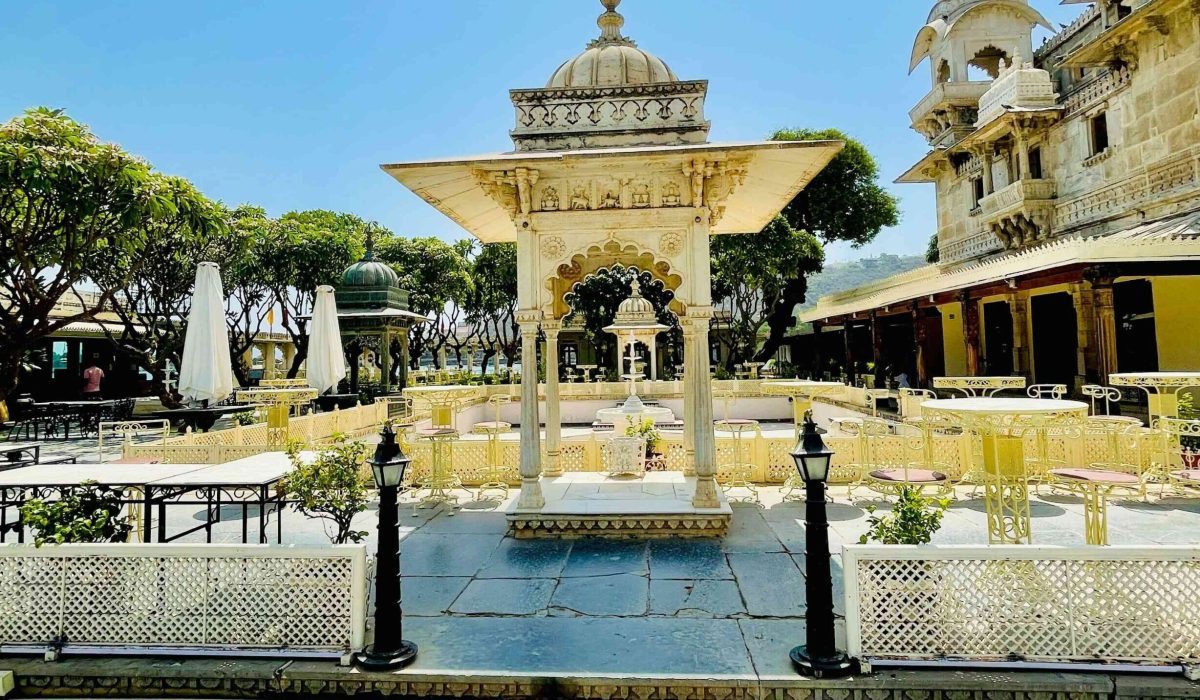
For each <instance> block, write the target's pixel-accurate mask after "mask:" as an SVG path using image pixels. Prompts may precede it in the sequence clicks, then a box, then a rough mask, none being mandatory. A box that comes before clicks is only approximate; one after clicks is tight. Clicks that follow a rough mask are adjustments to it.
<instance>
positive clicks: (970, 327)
mask: <svg viewBox="0 0 1200 700" xmlns="http://www.w3.org/2000/svg"><path fill="white" fill-rule="evenodd" d="M958 299H959V301H960V302H961V303H962V317H963V341H964V343H965V344H966V350H967V376H969V377H978V376H979V364H980V363H979V355H980V353H979V303H978V302H977V300H975V299H972V298H971V296H970V295H969V294H967V293H966V292H963V293H962V294H960V295H959V298H958Z"/></svg>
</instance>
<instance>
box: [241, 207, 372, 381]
mask: <svg viewBox="0 0 1200 700" xmlns="http://www.w3.org/2000/svg"><path fill="white" fill-rule="evenodd" d="M370 226H372V224H368V223H367V222H365V221H363V220H362V219H360V218H358V217H357V216H354V215H353V214H340V213H337V212H332V211H325V210H321V209H317V210H312V211H299V212H289V213H287V214H284V215H283V216H282V217H280V218H279V219H278V220H277V221H275V222H273V223H272V224H271V225H270V226H268V227H267V234H266V235H267V237H266V241H265V244H266V246H267V248H268V250H269V253H270V254H269V255H267V256H261V257H260V259H259V260H258V266H259V267H258V269H259V274H260V275H262V276H263V277H264V278H265V279H266V282H267V286H268V287H269V288H270V290H271V296H272V297H273V298H274V302H275V303H276V304H278V305H279V306H280V308H281V309H282V311H283V317H282V319H280V320H281V322H282V325H283V329H284V331H285V332H286V333H287V334H288V336H289V337H290V338H291V340H292V344H293V345H294V346H295V347H296V356H295V358H294V360H293V361H292V366H291V367H289V368H288V377H289V378H292V377H295V376H296V374H297V372H298V371H299V369H300V363H302V362H303V361H304V359H305V358H306V357H307V356H308V319H307V317H308V316H310V315H311V314H312V308H313V303H314V302H315V301H316V295H317V287H319V286H320V285H323V284H337V283H338V282H339V281H340V280H341V277H342V273H343V272H344V271H345V270H346V268H347V267H349V266H350V265H351V264H352V263H354V262H355V261H357V260H358V259H359V258H360V257H362V254H363V242H364V240H365V239H366V233H367V230H368V228H369V227H370Z"/></svg>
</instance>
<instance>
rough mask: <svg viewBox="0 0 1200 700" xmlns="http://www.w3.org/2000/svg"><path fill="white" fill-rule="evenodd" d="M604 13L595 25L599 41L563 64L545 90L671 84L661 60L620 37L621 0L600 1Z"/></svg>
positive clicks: (670, 75)
mask: <svg viewBox="0 0 1200 700" xmlns="http://www.w3.org/2000/svg"><path fill="white" fill-rule="evenodd" d="M601 3H602V4H603V5H604V7H605V10H606V11H605V13H604V14H602V15H600V19H598V20H596V24H597V25H599V27H600V38H599V39H595V40H593V41H592V42H591V43H590V44H588V46H587V48H586V49H585V50H584V52H583V53H581V54H579V55H578V56H576V57H574V58H572V59H570V60H568V61H566V62H565V63H563V64H562V65H561V66H559V67H558V70H556V71H554V75H552V76H550V80H549V81H548V82H547V83H546V87H548V88H572V87H610V86H614V85H647V84H650V83H673V82H678V80H679V78H677V77H675V73H674V72H672V71H671V69H670V68H669V67H668V66H667V64H666V63H664V62H663V61H662V59H660V58H658V57H657V56H655V55H654V54H652V53H650V52H649V51H643V50H642V49H639V48H638V47H637V44H636V43H634V41H633V40H632V39H629V38H626V37H624V36H621V27H622V26H623V25H624V24H625V18H624V17H622V16H621V14H620V13H619V12H617V5H619V4H621V0H601Z"/></svg>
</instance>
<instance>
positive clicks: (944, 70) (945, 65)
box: [937, 59, 950, 84]
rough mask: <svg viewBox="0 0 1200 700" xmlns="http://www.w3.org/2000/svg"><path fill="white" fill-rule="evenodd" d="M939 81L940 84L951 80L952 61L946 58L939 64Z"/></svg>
mask: <svg viewBox="0 0 1200 700" xmlns="http://www.w3.org/2000/svg"><path fill="white" fill-rule="evenodd" d="M937 81H938V84H941V83H948V82H950V62H949V61H947V60H945V59H942V62H941V63H940V64H938V69H937Z"/></svg>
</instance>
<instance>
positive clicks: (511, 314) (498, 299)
mask: <svg viewBox="0 0 1200 700" xmlns="http://www.w3.org/2000/svg"><path fill="white" fill-rule="evenodd" d="M471 280H472V282H473V284H474V290H475V291H474V293H473V294H472V295H471V298H470V302H469V304H468V308H467V322H468V323H470V324H471V325H472V326H473V327H474V328H475V329H476V333H477V335H478V337H479V339H480V342H481V343H482V344H483V346H484V351H483V368H484V370H485V371H486V370H487V367H488V361H489V360H490V359H491V358H492V356H493V355H495V353H496V352H500V353H501V354H503V355H504V357H505V359H506V360H507V362H508V366H509V368H512V366H513V361H514V358H515V357H516V354H517V343H518V340H519V339H520V329H519V328H518V327H517V246H516V245H515V244H513V243H484V244H483V245H482V246H480V249H479V254H478V255H476V256H475V259H474V260H472V261H471Z"/></svg>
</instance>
